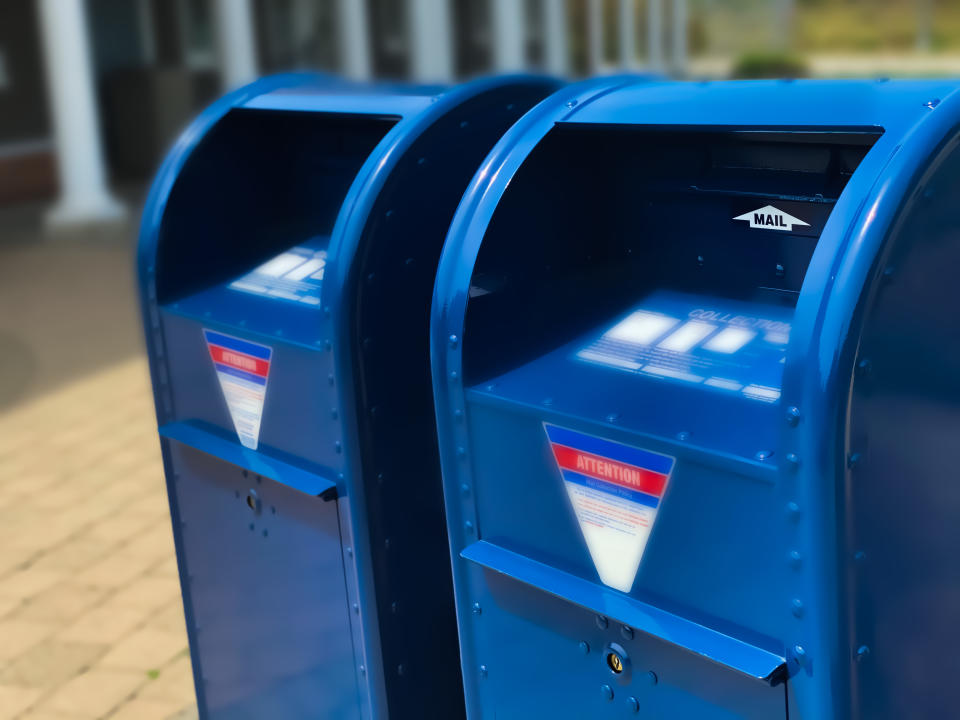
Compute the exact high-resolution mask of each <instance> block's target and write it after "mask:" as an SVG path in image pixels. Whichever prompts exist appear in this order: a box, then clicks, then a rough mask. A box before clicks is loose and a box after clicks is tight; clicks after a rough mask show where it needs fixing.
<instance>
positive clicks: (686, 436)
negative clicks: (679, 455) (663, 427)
mask: <svg viewBox="0 0 960 720" xmlns="http://www.w3.org/2000/svg"><path fill="white" fill-rule="evenodd" d="M689 439H690V433H688V432H687V431H686V430H681V431H680V432H678V433H677V440H679V441H680V442H687V441H688V440H689Z"/></svg>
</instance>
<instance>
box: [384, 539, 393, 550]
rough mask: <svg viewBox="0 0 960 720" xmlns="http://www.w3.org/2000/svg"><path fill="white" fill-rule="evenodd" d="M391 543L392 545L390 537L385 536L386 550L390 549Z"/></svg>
mask: <svg viewBox="0 0 960 720" xmlns="http://www.w3.org/2000/svg"><path fill="white" fill-rule="evenodd" d="M390 545H391V542H390V538H384V540H383V549H384V550H389V549H390Z"/></svg>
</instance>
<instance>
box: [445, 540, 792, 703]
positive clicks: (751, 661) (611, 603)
mask: <svg viewBox="0 0 960 720" xmlns="http://www.w3.org/2000/svg"><path fill="white" fill-rule="evenodd" d="M460 557H462V558H465V559H466V560H470V561H472V562H475V563H477V564H478V565H481V566H483V567H485V568H488V569H490V570H493V571H494V572H498V573H501V574H503V575H506V576H508V577H511V578H513V579H515V580H518V581H520V582H522V583H526V584H527V585H532V586H533V587H536V588H538V589H540V590H543V591H545V592H548V593H550V594H551V595H555V596H556V597H559V598H561V599H564V600H567V601H569V602H572V603H574V604H575V605H579V606H581V607H584V608H587V609H588V610H591V611H593V612H595V613H598V614H600V615H605V616H608V617H610V618H612V619H615V620H617V621H619V622H622V623H623V624H625V625H628V626H630V627H632V628H635V629H636V630H639V631H641V632H645V633H648V634H649V635H653V636H654V637H657V638H659V639H661V640H663V641H665V642H668V643H671V644H673V645H676V646H678V647H682V648H684V649H685V650H689V651H690V652H693V653H696V654H697V655H701V656H703V657H705V658H707V659H709V660H712V661H713V662H716V663H719V664H720V665H723V666H725V667H728V668H730V669H731V670H735V671H736V672H739V673H743V674H744V675H749V676H750V677H752V678H756V679H757V680H762V681H764V682H766V683H769V684H771V685H775V684H777V683H778V682H780V681H781V680H782V679H783V678H784V677H785V676H786V659H785V658H784V657H782V656H780V655H777V654H776V653H772V652H769V651H767V650H763V649H762V648H758V647H756V646H754V645H750V644H748V643H745V642H743V641H742V640H738V639H736V638H733V637H730V636H729V635H724V634H723V633H720V632H717V631H716V630H711V629H710V628H707V627H704V626H703V625H699V624H697V623H695V622H692V621H690V620H687V619H685V618H682V617H679V616H677V615H674V614H672V613H669V612H667V611H665V610H661V609H659V608H657V607H654V606H652V605H648V604H647V603H644V602H641V601H639V600H635V599H634V598H631V597H628V596H626V595H623V594H621V593H619V592H616V591H614V590H609V589H608V588H606V587H602V586H599V585H597V584H595V583H592V582H590V581H589V580H584V579H583V578H579V577H576V576H575V575H571V574H569V573H565V572H562V571H560V570H557V569H555V568H552V567H550V566H549V565H544V564H543V563H540V562H537V561H536V560H531V559H530V558H528V557H524V556H523V555H520V554H518V553H515V552H513V551H512V550H507V549H505V548H502V547H500V546H498V545H494V544H493V543H490V542H487V541H485V540H481V541H479V542H475V543H473V544H472V545H469V546H467V547H466V548H464V550H463V551H462V552H461V553H460Z"/></svg>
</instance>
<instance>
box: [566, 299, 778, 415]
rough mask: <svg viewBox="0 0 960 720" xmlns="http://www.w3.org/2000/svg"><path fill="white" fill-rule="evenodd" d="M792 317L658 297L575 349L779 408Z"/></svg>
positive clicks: (595, 359) (582, 355)
mask: <svg viewBox="0 0 960 720" xmlns="http://www.w3.org/2000/svg"><path fill="white" fill-rule="evenodd" d="M757 313H762V315H759V314H757ZM791 316H792V313H791V312H790V311H789V310H785V309H784V308H781V307H777V306H770V307H765V308H758V307H757V306H756V305H749V304H746V303H737V302H736V301H732V300H723V299H716V300H713V299H711V298H709V297H697V296H695V295H680V294H676V293H668V292H662V291H661V292H655V293H653V294H651V295H650V296H649V297H647V298H645V299H644V301H643V302H642V303H641V304H640V305H638V306H637V307H635V308H633V309H632V310H631V311H630V313H629V314H628V315H626V316H625V317H622V318H619V319H618V320H617V321H616V323H615V324H614V325H613V326H612V327H610V328H609V329H607V330H605V331H604V332H603V333H602V334H601V335H599V336H595V337H592V338H591V339H590V340H589V341H587V342H586V343H581V342H579V341H578V342H577V343H575V346H576V347H577V350H576V352H575V354H574V357H575V358H576V359H578V360H582V361H585V362H592V363H596V364H598V365H604V366H606V367H610V368H614V369H616V370H621V371H624V372H628V373H632V374H636V375H642V376H645V377H649V378H656V379H663V380H675V381H680V382H685V383H689V384H691V385H698V386H700V387H703V388H709V389H712V390H718V391H720V392H727V393H736V394H740V395H742V396H743V397H745V398H749V399H751V400H759V401H761V402H776V401H777V400H778V399H779V397H780V378H781V375H782V374H783V361H784V357H785V354H786V350H787V343H788V342H789V341H790V319H791Z"/></svg>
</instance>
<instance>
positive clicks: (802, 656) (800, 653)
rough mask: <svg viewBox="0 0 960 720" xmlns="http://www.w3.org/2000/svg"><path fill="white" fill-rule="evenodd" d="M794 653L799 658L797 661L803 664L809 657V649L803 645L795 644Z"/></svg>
mask: <svg viewBox="0 0 960 720" xmlns="http://www.w3.org/2000/svg"><path fill="white" fill-rule="evenodd" d="M793 655H794V657H795V658H796V659H797V663H799V664H800V665H803V663H804V661H805V660H806V659H807V651H806V650H805V649H804V647H803V645H794V646H793Z"/></svg>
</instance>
